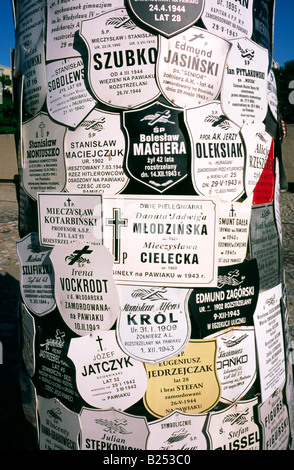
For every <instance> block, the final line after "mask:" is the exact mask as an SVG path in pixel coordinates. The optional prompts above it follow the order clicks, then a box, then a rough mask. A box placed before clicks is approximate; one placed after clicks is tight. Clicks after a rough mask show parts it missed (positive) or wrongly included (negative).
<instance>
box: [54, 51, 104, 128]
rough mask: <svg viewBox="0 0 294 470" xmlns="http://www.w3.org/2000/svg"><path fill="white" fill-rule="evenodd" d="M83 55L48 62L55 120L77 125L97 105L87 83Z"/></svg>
mask: <svg viewBox="0 0 294 470" xmlns="http://www.w3.org/2000/svg"><path fill="white" fill-rule="evenodd" d="M85 79H86V70H85V65H84V62H83V60H82V58H79V57H78V58H75V57H74V58H70V59H64V60H56V61H54V62H50V63H48V64H47V87H48V92H47V108H48V113H49V115H50V116H51V117H52V119H54V120H55V121H57V122H59V123H61V124H64V125H65V126H68V127H72V128H74V129H75V128H76V127H77V126H78V125H79V124H80V122H81V121H83V119H84V118H85V117H86V116H87V114H89V112H90V111H92V109H93V108H94V107H95V105H96V101H95V99H94V98H93V96H92V95H91V94H90V93H89V91H88V89H87V85H86V81H85Z"/></svg>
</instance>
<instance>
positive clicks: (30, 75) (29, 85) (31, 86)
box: [21, 31, 47, 115]
mask: <svg viewBox="0 0 294 470" xmlns="http://www.w3.org/2000/svg"><path fill="white" fill-rule="evenodd" d="M21 51H22V73H23V75H24V98H23V100H24V108H25V110H26V111H27V112H28V113H29V114H32V115H34V114H36V113H38V112H39V111H41V109H42V107H43V105H44V103H45V101H46V93H47V89H46V64H45V48H44V32H43V31H42V33H41V34H40V37H39V39H38V41H37V42H36V44H34V46H33V47H31V48H30V49H26V48H25V47H24V46H22V49H21Z"/></svg>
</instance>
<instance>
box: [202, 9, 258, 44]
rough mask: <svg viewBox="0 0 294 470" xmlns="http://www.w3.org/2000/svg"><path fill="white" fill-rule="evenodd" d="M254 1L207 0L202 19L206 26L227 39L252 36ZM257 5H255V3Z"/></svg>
mask: <svg viewBox="0 0 294 470" xmlns="http://www.w3.org/2000/svg"><path fill="white" fill-rule="evenodd" d="M253 1H254V0H238V1H237V2H236V1H235V2H228V1H225V2H223V1H222V0H221V1H217V2H216V1H215V0H205V4H204V10H203V14H202V17H201V19H202V21H203V23H204V25H205V27H206V28H207V29H208V30H209V31H211V32H213V33H215V34H217V35H219V36H221V37H224V38H227V39H234V38H237V37H238V38H239V37H248V38H251V35H252V31H253ZM254 6H255V5H254Z"/></svg>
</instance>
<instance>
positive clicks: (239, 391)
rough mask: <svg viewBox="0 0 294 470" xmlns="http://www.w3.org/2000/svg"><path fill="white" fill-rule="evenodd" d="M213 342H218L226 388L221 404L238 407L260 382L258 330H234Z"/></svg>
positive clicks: (218, 363)
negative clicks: (258, 379) (256, 383)
mask: <svg viewBox="0 0 294 470" xmlns="http://www.w3.org/2000/svg"><path fill="white" fill-rule="evenodd" d="M209 338H216V339H217V358H216V367H217V372H218V376H219V378H220V382H221V385H222V396H221V401H223V402H224V403H234V402H236V401H237V400H240V399H242V398H243V397H244V396H245V395H246V393H247V392H248V391H249V390H250V388H251V387H252V385H253V384H254V382H255V379H256V352H255V335H254V328H253V327H248V326H247V327H244V326H243V327H237V328H230V329H227V330H222V331H220V332H218V333H216V334H213V335H211V336H209Z"/></svg>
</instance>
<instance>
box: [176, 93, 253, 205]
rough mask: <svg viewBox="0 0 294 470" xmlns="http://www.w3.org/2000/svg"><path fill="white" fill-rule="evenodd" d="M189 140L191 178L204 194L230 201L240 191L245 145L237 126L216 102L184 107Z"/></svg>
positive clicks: (197, 189)
mask: <svg viewBox="0 0 294 470" xmlns="http://www.w3.org/2000/svg"><path fill="white" fill-rule="evenodd" d="M185 114H186V121H187V125H188V129H189V131H190V138H191V141H192V181H193V186H194V188H195V191H197V192H198V193H199V194H202V195H204V196H209V195H210V194H212V195H219V196H220V198H221V199H222V200H223V201H234V200H237V199H239V197H240V196H241V195H242V194H243V192H244V183H243V169H244V165H245V147H244V144H243V142H242V139H241V135H240V128H239V127H238V126H236V124H234V123H233V122H232V121H230V119H228V118H227V117H226V116H225V115H224V114H223V112H222V109H221V105H220V102H219V101H214V102H212V103H209V104H206V105H203V106H199V107H197V108H193V109H187V110H186V113H185Z"/></svg>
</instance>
